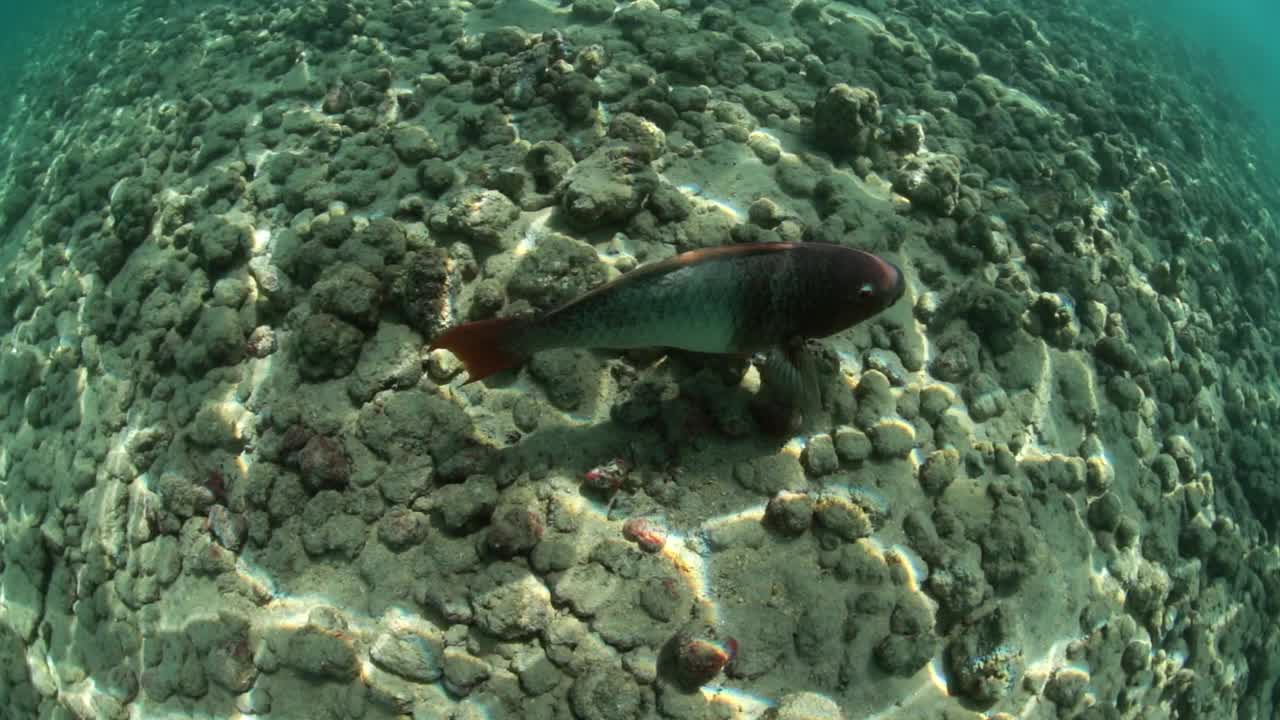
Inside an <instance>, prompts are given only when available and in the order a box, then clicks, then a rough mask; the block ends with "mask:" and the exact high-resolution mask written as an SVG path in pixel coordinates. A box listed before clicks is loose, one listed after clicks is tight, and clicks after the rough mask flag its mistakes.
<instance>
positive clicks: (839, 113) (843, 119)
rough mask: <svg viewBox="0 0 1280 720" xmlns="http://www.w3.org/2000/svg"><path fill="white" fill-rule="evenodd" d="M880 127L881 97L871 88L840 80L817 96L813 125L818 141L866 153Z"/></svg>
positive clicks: (835, 148)
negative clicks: (851, 84) (855, 85)
mask: <svg viewBox="0 0 1280 720" xmlns="http://www.w3.org/2000/svg"><path fill="white" fill-rule="evenodd" d="M879 127H880V97H879V96H878V95H876V93H875V91H874V90H871V89H870V88H865V87H852V86H850V85H847V84H845V83H839V84H836V85H833V86H831V87H830V88H827V90H826V91H825V92H823V93H822V94H821V95H819V96H818V99H817V101H816V102H815V103H814V107H813V129H814V132H815V134H816V135H817V140H818V143H819V144H820V145H822V146H823V147H825V148H827V149H828V150H832V151H835V152H846V153H855V154H859V155H865V154H866V153H867V152H868V150H869V149H870V147H871V144H872V143H873V142H874V141H875V139H876V134H877V133H878V131H879Z"/></svg>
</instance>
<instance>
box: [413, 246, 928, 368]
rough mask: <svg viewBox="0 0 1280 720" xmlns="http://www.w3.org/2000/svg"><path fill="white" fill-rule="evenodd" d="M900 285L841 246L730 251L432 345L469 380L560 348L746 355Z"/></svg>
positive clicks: (868, 307) (856, 313) (673, 261)
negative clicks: (443, 351)
mask: <svg viewBox="0 0 1280 720" xmlns="http://www.w3.org/2000/svg"><path fill="white" fill-rule="evenodd" d="M904 287H905V281H904V279H903V276H902V272H901V271H900V270H899V269H898V268H897V267H896V266H895V265H893V264H892V263H890V262H888V261H886V260H883V259H881V258H879V257H877V256H875V255H872V254H870V253H867V252H863V251H861V250H855V249H853V248H848V247H844V246H842V245H833V244H827V243H758V244H743V245H728V246H723V247H716V248H707V249H703V250H694V251H692V252H687V253H682V254H680V255H676V256H674V257H671V258H668V259H666V260H663V261H661V262H657V263H653V264H650V265H646V266H643V267H641V268H639V269H637V270H634V271H632V272H630V273H627V274H626V275H623V276H622V277H620V278H618V279H617V280H614V281H613V282H610V283H608V284H606V285H603V286H601V287H599V288H596V289H595V290H592V291H590V292H588V293H586V294H584V295H582V296H580V297H578V298H576V299H574V300H571V301H569V302H567V303H565V304H564V305H561V306H560V307H558V308H555V309H554V310H551V311H548V312H546V313H543V314H541V315H537V316H534V317H531V318H523V319H516V318H498V319H494V320H481V321H478V322H472V323H466V324H463V325H459V326H457V327H454V328H451V329H449V330H448V331H446V332H445V333H444V334H442V335H441V336H440V337H439V338H437V339H436V341H435V342H434V343H433V344H432V345H431V349H436V348H444V349H447V350H450V351H452V352H453V353H454V354H455V355H457V356H458V357H459V358H460V359H461V360H462V362H463V363H464V365H465V366H466V368H467V373H468V375H469V376H470V380H469V381H471V382H474V381H475V380H479V379H481V378H483V377H486V376H488V375H490V374H492V373H494V372H498V371H500V370H503V369H506V368H508V367H513V366H515V365H518V364H519V363H520V362H521V361H522V360H523V358H524V357H526V356H528V355H530V354H532V353H535V352H538V351H541V350H549V349H552V348H560V347H580V348H600V349H627V348H639V347H670V348H679V349H683V350H691V351H695V352H705V353H752V352H758V351H762V350H767V349H769V348H774V347H778V346H781V345H784V344H786V343H790V342H794V341H797V340H802V339H805V338H820V337H826V336H828V335H831V334H833V333H836V332H839V331H841V330H844V329H845V328H848V327H851V326H852V325H855V324H857V323H859V322H861V321H863V320H865V319H867V318H869V317H871V316H872V315H875V314H876V313H878V312H880V311H881V310H884V309H885V308H887V307H889V306H890V305H892V304H893V303H894V302H896V301H897V300H898V298H900V297H901V296H902V293H903V289H904Z"/></svg>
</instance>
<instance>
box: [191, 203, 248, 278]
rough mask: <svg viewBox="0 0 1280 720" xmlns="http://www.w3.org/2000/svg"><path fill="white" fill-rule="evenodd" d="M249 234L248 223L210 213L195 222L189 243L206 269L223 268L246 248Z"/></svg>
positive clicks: (232, 262)
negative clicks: (235, 221) (233, 220)
mask: <svg viewBox="0 0 1280 720" xmlns="http://www.w3.org/2000/svg"><path fill="white" fill-rule="evenodd" d="M250 235H251V233H250V228H249V226H248V225H243V224H240V223H234V222H231V221H229V220H225V219H223V218H221V217H218V216H214V215H210V216H207V217H205V218H204V219H203V220H201V221H200V222H198V223H196V226H195V228H194V230H193V232H192V244H191V245H192V249H193V250H195V253H196V256H197V257H199V258H200V264H201V265H202V266H204V267H205V268H206V269H208V270H210V271H217V270H225V269H227V268H229V267H231V265H233V264H234V263H235V262H236V261H237V260H239V259H240V258H241V257H242V256H243V254H244V253H245V251H247V250H248V248H249V242H250V240H251V237H250Z"/></svg>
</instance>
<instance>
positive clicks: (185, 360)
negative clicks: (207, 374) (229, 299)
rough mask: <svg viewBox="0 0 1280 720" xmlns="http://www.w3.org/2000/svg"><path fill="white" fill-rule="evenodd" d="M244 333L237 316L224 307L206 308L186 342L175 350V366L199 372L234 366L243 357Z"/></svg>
mask: <svg viewBox="0 0 1280 720" xmlns="http://www.w3.org/2000/svg"><path fill="white" fill-rule="evenodd" d="M244 352H245V333H244V328H243V327H242V326H241V324H240V316H239V314H237V313H236V311H235V310H232V309H231V308H227V307H215V306H210V307H206V308H205V309H204V310H203V311H201V313H200V318H199V319H198V320H197V321H196V325H195V328H193V329H192V330H191V335H190V337H189V338H188V340H187V342H186V343H185V344H183V345H182V346H181V347H180V348H179V349H178V354H177V361H178V367H180V368H182V370H183V371H184V372H186V373H187V374H189V375H190V374H198V373H200V372H203V371H205V370H207V369H209V368H211V367H219V366H223V365H235V364H236V363H238V362H240V360H241V359H242V358H243V357H244Z"/></svg>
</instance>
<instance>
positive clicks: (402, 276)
mask: <svg viewBox="0 0 1280 720" xmlns="http://www.w3.org/2000/svg"><path fill="white" fill-rule="evenodd" d="M387 274H388V276H389V277H390V282H389V288H388V291H389V297H390V306H391V307H392V308H393V309H394V310H396V311H397V312H399V313H400V315H401V317H403V318H404V321H405V323H406V324H407V325H408V326H409V327H411V328H413V329H414V330H417V331H418V332H421V333H422V334H424V335H426V336H427V337H434V336H435V334H436V331H437V330H438V329H439V326H440V324H441V323H442V322H443V321H444V306H445V302H446V301H447V300H448V296H449V287H448V283H449V253H448V252H447V251H446V250H444V249H442V248H424V249H422V250H418V251H413V252H408V253H405V255H404V258H403V259H402V260H401V261H400V263H399V264H397V265H393V266H390V267H389V268H388V273H387Z"/></svg>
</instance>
